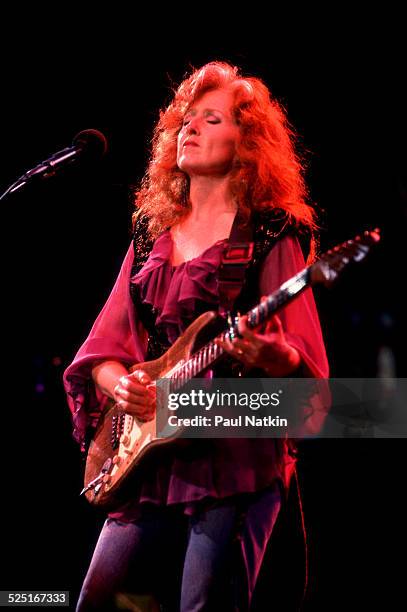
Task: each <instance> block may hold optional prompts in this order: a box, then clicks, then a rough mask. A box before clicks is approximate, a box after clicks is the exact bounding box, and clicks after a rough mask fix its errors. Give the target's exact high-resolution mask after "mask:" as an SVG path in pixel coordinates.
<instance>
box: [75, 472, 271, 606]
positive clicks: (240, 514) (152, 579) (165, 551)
mask: <svg viewBox="0 0 407 612" xmlns="http://www.w3.org/2000/svg"><path fill="white" fill-rule="evenodd" d="M280 506H281V492H280V486H279V485H278V484H273V485H272V486H271V487H269V488H267V489H265V490H263V491H261V492H258V493H250V494H243V495H236V496H234V497H231V498H228V499H225V500H221V501H219V503H218V504H216V506H215V507H213V508H211V509H210V510H206V511H205V512H201V513H200V514H197V515H194V516H193V517H188V516H186V515H185V514H184V513H183V512H182V508H177V507H171V506H168V507H166V508H153V509H152V510H151V512H149V513H148V514H146V515H145V516H143V518H142V519H140V520H138V521H136V522H132V523H124V522H121V521H117V520H114V519H107V520H106V522H105V524H104V526H103V528H102V531H101V533H100V536H99V540H98V542H97V545H96V548H95V551H94V554H93V557H92V561H91V564H90V567H89V570H88V572H87V575H86V577H85V580H84V583H83V586H82V590H81V593H80V596H79V601H78V607H77V612H85V611H88V610H100V611H102V610H105V611H108V610H118V609H126V608H125V607H121V608H119V607H116V606H118V605H119V604H120V601H121V605H123V597H130V598H133V600H134V601H137V602H138V605H139V607H140V608H139V609H141V610H143V609H145V610H147V609H148V610H160V608H159V607H156V608H154V607H148V605H147V595H148V594H151V593H153V594H154V596H155V598H156V600H158V601H160V603H161V604H162V608H161V610H166V611H167V610H168V611H171V612H197V611H198V610H199V611H211V612H212V611H217V610H222V612H227V611H233V612H235V611H239V612H240V611H245V610H248V609H249V606H250V601H251V598H252V595H253V591H254V587H255V584H256V580H257V576H258V574H259V571H260V567H261V563H262V560H263V556H264V553H265V550H266V546H267V542H268V540H269V538H270V535H271V532H272V529H273V527H274V524H275V521H276V518H277V515H278V512H279V510H280ZM143 596H144V600H143ZM118 598H119V599H118ZM120 598H121V600H120ZM143 601H144V604H143ZM143 605H144V606H145V607H144V608H143ZM129 609H131V608H129ZM132 609H136V608H132Z"/></svg>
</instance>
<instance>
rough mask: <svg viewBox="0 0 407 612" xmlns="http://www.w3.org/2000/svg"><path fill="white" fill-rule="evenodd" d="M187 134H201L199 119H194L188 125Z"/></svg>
mask: <svg viewBox="0 0 407 612" xmlns="http://www.w3.org/2000/svg"><path fill="white" fill-rule="evenodd" d="M186 131H187V134H199V118H198V117H192V118H191V119H190V121H189V122H188V125H187V130H186Z"/></svg>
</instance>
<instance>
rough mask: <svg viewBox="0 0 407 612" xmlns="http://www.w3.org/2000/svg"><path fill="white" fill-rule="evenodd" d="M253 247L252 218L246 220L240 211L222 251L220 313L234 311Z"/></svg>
mask: <svg viewBox="0 0 407 612" xmlns="http://www.w3.org/2000/svg"><path fill="white" fill-rule="evenodd" d="M253 249H254V240H253V225H252V222H251V219H248V220H244V219H243V218H242V215H241V214H240V212H238V213H237V214H236V216H235V219H234V221H233V225H232V229H231V232H230V236H229V240H228V241H227V243H226V244H225V248H224V250H223V253H222V260H221V264H220V267H219V273H218V289H219V313H220V314H221V315H222V316H227V315H228V313H231V312H232V310H233V305H234V304H235V302H236V300H237V298H238V296H239V295H240V293H241V291H242V288H243V285H244V282H245V279H246V271H247V268H248V267H249V265H250V262H251V260H252V257H253Z"/></svg>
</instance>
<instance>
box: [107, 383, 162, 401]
mask: <svg viewBox="0 0 407 612" xmlns="http://www.w3.org/2000/svg"><path fill="white" fill-rule="evenodd" d="M115 395H116V397H117V398H118V399H124V400H126V402H130V403H134V404H137V403H142V402H147V403H152V402H153V401H154V398H153V395H152V394H150V393H149V392H148V390H147V389H145V388H144V387H142V388H141V390H140V392H136V393H133V392H132V391H131V390H128V389H123V387H121V386H120V385H118V386H117V387H116V389H115Z"/></svg>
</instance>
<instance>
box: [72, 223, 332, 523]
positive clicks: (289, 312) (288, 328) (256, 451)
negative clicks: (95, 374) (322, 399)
mask: <svg viewBox="0 0 407 612" xmlns="http://www.w3.org/2000/svg"><path fill="white" fill-rule="evenodd" d="M224 243H225V241H224V240H221V241H218V242H216V243H215V244H213V245H212V246H211V247H209V248H208V249H206V250H205V251H204V252H203V253H201V255H200V256H199V257H196V258H194V259H192V260H190V261H186V262H184V263H182V264H180V265H178V266H173V265H172V264H171V256H172V248H173V242H172V237H171V234H170V232H169V231H166V232H164V233H163V234H162V235H161V236H160V237H159V238H158V239H157V240H156V242H155V243H154V247H153V250H152V252H151V253H150V256H149V258H148V260H147V262H146V263H145V265H144V266H143V268H142V269H141V270H140V271H139V272H138V274H136V275H135V276H134V277H132V278H130V273H131V266H132V263H133V256H134V255H133V249H132V246H130V248H129V250H128V252H127V255H126V257H125V260H124V262H123V266H122V269H121V271H120V273H119V276H118V279H117V281H116V284H115V286H114V288H113V290H112V293H111V295H110V296H109V299H108V300H107V302H106V304H105V306H104V308H103V309H102V311H101V313H100V315H99V317H98V318H97V320H96V321H95V324H94V325H93V327H92V330H91V332H90V334H89V336H88V338H87V339H86V341H85V342H84V344H83V345H82V347H81V348H80V349H79V351H78V353H77V355H76V357H75V359H74V361H73V363H72V364H71V365H70V366H69V367H68V368H67V370H66V371H65V374H64V384H65V388H66V391H67V397H68V403H69V406H70V409H71V412H72V415H73V423H74V436H75V438H76V439H77V441H78V442H83V439H84V434H85V430H86V427H87V425H88V424H95V423H96V422H97V418H98V415H99V414H100V411H101V410H103V407H104V405H105V402H106V398H105V397H104V396H103V395H102V394H101V392H100V391H99V390H98V389H97V388H95V385H94V384H93V381H92V378H91V370H92V367H93V365H94V364H95V363H96V362H97V361H101V360H104V359H116V360H118V361H121V362H123V363H124V364H125V365H127V366H130V365H134V364H135V363H137V362H141V361H144V360H145V353H146V341H147V335H146V331H145V329H144V328H143V326H142V323H141V322H140V320H139V319H138V317H137V313H136V312H135V309H134V304H133V303H132V301H131V297H130V290H129V289H130V283H135V284H137V286H138V291H139V295H140V298H141V300H142V302H144V303H148V304H150V305H151V306H152V307H153V308H154V309H155V311H156V313H157V319H156V325H157V326H158V327H159V328H160V329H161V330H162V331H163V332H164V333H165V334H166V335H167V337H168V340H169V341H170V342H171V343H172V342H174V341H175V340H176V338H177V337H178V336H179V335H180V333H182V332H183V331H184V330H185V328H186V327H187V326H188V325H189V324H190V323H191V322H192V321H193V320H194V319H195V318H196V317H197V316H198V315H199V314H201V312H204V311H205V310H216V309H217V306H218V302H219V297H218V285H217V270H218V267H219V264H220V259H221V254H222V250H223V246H224ZM304 265H305V264H304V259H303V256H302V253H301V249H300V247H299V244H298V241H297V240H296V239H295V238H293V237H292V236H286V237H284V238H283V239H282V240H280V241H279V242H278V243H277V244H276V245H275V246H274V248H273V249H272V250H271V252H270V253H269V255H268V256H267V257H266V260H265V262H264V264H263V266H262V270H261V273H260V286H259V290H260V294H261V295H266V294H269V293H271V292H272V291H273V290H275V289H276V288H277V287H279V286H280V285H281V284H282V283H283V282H284V281H285V280H287V279H288V278H290V277H291V276H293V275H294V274H296V273H297V272H298V271H299V270H300V269H302V268H303V267H304ZM280 318H281V321H282V324H283V328H284V330H285V333H286V337H287V340H288V342H290V344H292V345H293V346H295V348H297V350H298V351H299V353H300V355H301V357H302V362H303V370H304V376H310V377H312V376H315V377H321V378H326V377H327V376H328V364H327V360H326V354H325V348H324V343H323V339H322V334H321V329H320V324H319V319H318V314H317V311H316V307H315V302H314V298H313V295H312V292H311V290H307V291H305V292H304V293H303V294H302V295H301V296H299V297H298V298H297V299H296V300H295V301H294V302H292V303H291V304H290V305H288V306H287V307H286V308H285V309H284V310H283V311H282V313H281V316H280ZM165 453H166V454H165V456H163V457H162V459H161V460H152V461H151V462H150V464H148V467H146V468H145V469H144V471H143V475H142V478H139V479H138V481H137V482H135V484H134V494H133V495H132V499H131V500H130V501H129V502H128V503H127V504H125V505H123V506H122V507H120V508H117V510H116V511H115V512H111V513H110V514H109V516H111V517H114V518H117V519H120V520H123V521H131V520H135V519H137V518H138V517H139V516H140V512H141V510H142V508H143V507H146V506H145V505H150V504H154V505H169V504H181V505H182V506H183V509H184V512H185V513H187V514H193V513H194V511H195V510H196V508H198V507H201V506H202V505H203V504H205V505H208V504H209V505H210V504H212V503H216V501H217V500H219V499H222V498H225V497H228V496H231V495H235V494H238V493H249V492H254V491H258V490H261V489H263V488H265V487H267V486H269V485H270V484H271V483H272V482H273V481H274V480H275V479H278V480H279V481H281V483H282V485H283V486H284V487H285V488H288V485H289V482H290V478H291V475H292V472H293V469H294V465H295V460H294V458H293V457H292V456H291V455H290V454H289V452H288V444H287V442H286V441H285V440H281V439H250V438H247V439H243V438H241V439H240V438H239V439H214V440H194V441H192V443H191V444H190V445H189V446H188V447H185V448H183V449H171V448H167V449H166V451H165Z"/></svg>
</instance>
